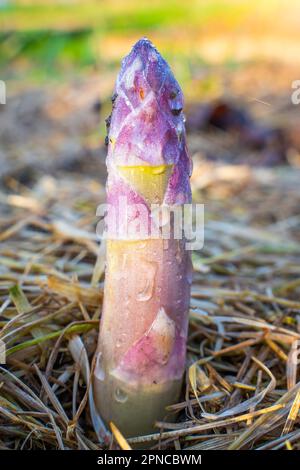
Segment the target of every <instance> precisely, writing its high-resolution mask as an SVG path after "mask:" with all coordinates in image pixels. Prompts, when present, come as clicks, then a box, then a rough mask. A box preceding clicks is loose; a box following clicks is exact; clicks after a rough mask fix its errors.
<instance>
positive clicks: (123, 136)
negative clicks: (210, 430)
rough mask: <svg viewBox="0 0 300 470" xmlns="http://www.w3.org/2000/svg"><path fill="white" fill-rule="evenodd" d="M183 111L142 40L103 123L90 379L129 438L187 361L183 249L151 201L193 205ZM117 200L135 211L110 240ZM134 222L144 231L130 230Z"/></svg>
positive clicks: (158, 414)
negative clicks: (100, 239) (98, 306)
mask: <svg viewBox="0 0 300 470" xmlns="http://www.w3.org/2000/svg"><path fill="white" fill-rule="evenodd" d="M182 108H183V95H182V91H181V89H180V87H179V85H178V83H177V81H176V79H175V78H174V75H173V73H172V71H171V70H170V68H169V66H168V64H167V63H166V61H165V60H164V59H163V58H162V57H161V55H160V54H159V52H158V51H157V50H156V49H155V47H154V46H153V45H152V43H151V42H150V41H148V40H147V39H141V40H140V41H138V42H137V43H136V44H135V46H134V47H133V49H132V50H131V52H130V54H129V55H128V56H127V57H125V59H124V60H123V63H122V68H121V71H120V74H119V76H118V79H117V82H116V86H115V93H114V95H113V110H112V114H111V116H110V118H109V120H108V127H109V129H108V155H107V168H108V180H107V202H108V214H107V225H108V229H107V255H106V256H107V258H106V275H105V288H104V305H103V313H102V319H101V324H100V334H99V344H98V349H97V358H96V366H95V370H94V383H93V386H94V394H95V399H96V405H97V408H98V410H99V412H100V414H101V416H102V417H103V418H104V419H105V421H106V422H107V423H108V422H110V421H112V422H114V423H115V424H116V425H117V426H118V428H119V429H120V430H121V431H122V432H123V434H124V435H125V436H127V437H129V436H133V435H139V434H142V433H148V432H151V431H152V430H153V429H154V428H153V427H154V423H155V421H156V420H159V419H163V417H164V416H165V415H166V410H165V407H166V406H167V405H170V404H172V403H175V402H176V401H177V400H178V398H179V393H180V388H181V382H182V376H183V372H184V368H185V357H186V339H187V328H188V310H189V300H190V285H191V277H192V268H191V260H190V254H189V251H187V250H186V247H185V240H184V239H183V238H182V239H176V237H175V236H174V223H172V224H171V231H170V237H169V239H164V238H163V237H162V236H160V228H161V226H160V222H159V221H157V220H155V218H154V217H153V215H152V213H151V205H152V204H155V205H160V207H163V208H171V207H176V206H177V207H178V206H182V205H183V204H186V203H190V202H191V190H190V181H189V179H190V174H191V160H190V158H189V155H188V152H187V147H186V136H185V127H184V116H183V113H182ZM121 198H122V200H124V199H125V200H126V202H127V204H128V205H129V207H131V205H133V207H135V208H136V207H139V208H140V210H138V211H137V210H136V209H134V210H128V211H127V212H126V217H125V226H126V230H124V226H123V232H122V234H121V236H119V237H116V236H115V233H114V231H115V229H116V227H115V224H114V223H111V222H112V219H113V218H115V217H116V214H118V211H119V212H120V211H122V209H121V208H120V207H121V206H120V200H121ZM137 212H138V213H137ZM137 219H138V220H139V224H137V223H136V221H137ZM155 224H156V225H157V227H158V236H155V237H153V236H152V232H151V231H150V227H153V226H155ZM141 225H142V226H143V227H142V228H143V236H141V235H140V236H138V235H137V236H132V234H135V235H136V234H137V230H138V229H139V230H140V229H141ZM128 229H129V230H128ZM128 233H129V235H128ZM139 233H140V232H139Z"/></svg>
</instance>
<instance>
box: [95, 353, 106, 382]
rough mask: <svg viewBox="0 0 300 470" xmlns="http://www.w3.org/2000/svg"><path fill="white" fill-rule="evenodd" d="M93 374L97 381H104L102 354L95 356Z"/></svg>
mask: <svg viewBox="0 0 300 470" xmlns="http://www.w3.org/2000/svg"><path fill="white" fill-rule="evenodd" d="M94 373H95V376H96V378H97V379H98V380H101V381H103V380H104V379H105V372H104V369H103V366H102V354H101V353H99V354H98V356H97V359H96V365H95V372H94Z"/></svg>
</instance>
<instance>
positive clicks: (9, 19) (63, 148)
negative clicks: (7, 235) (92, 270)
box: [0, 0, 300, 179]
mask: <svg viewBox="0 0 300 470" xmlns="http://www.w3.org/2000/svg"><path fill="white" fill-rule="evenodd" d="M299 15H300V4H299V2H297V0H290V1H289V2H288V3H287V2H285V1H284V0H262V1H258V0H257V1H237V0H210V1H208V0H189V1H186V2H183V1H182V0H181V1H179V0H164V1H160V0H151V1H145V0H118V1H117V0H109V1H105V0H98V1H96V0H85V1H79V0H64V1H63V0H51V1H50V0H36V1H34V0H31V1H29V0H15V1H14V0H0V26H1V28H0V79H1V80H4V81H5V83H6V91H7V102H6V105H0V110H1V112H0V141H1V147H0V161H1V166H0V177H1V178H3V177H6V176H7V175H11V174H17V173H18V172H19V173H20V172H22V177H23V179H24V178H25V176H26V177H28V178H29V176H30V177H33V176H34V175H33V173H35V172H37V173H38V172H39V171H41V172H45V171H47V172H48V173H49V172H50V173H51V172H53V171H55V170H57V169H59V170H60V169H62V170H76V169H79V170H80V171H81V170H82V165H83V166H84V169H85V171H87V172H88V171H95V165H96V167H97V169H98V171H99V165H101V164H102V163H103V159H104V156H105V149H104V147H103V145H104V138H105V126H104V117H106V115H107V114H109V112H110V95H111V93H112V90H113V85H114V80H115V78H116V74H117V73H118V69H119V67H120V61H121V59H122V57H123V56H124V55H126V54H127V53H128V52H129V50H130V48H131V46H132V44H133V43H134V42H135V41H136V40H137V39H139V38H140V37H141V36H147V37H149V38H150V39H151V40H152V41H153V42H154V44H155V45H156V46H157V48H158V49H159V50H160V52H161V53H162V54H163V55H164V56H165V57H166V59H167V60H168V61H169V63H170V65H171V67H172V68H173V70H174V72H175V75H176V77H177V78H178V81H179V82H180V84H181V85H182V87H183V90H184V93H185V97H186V114H187V127H188V132H189V136H190V139H189V140H190V149H191V153H193V154H195V156H196V159H201V160H202V159H204V160H205V161H216V160H217V161H224V162H226V163H234V164H235V163H242V164H247V165H254V166H256V165H258V164H259V165H264V166H273V165H294V166H298V164H299V150H300V137H299V133H298V125H299V108H298V107H297V106H295V105H293V104H292V102H291V93H292V91H293V90H292V88H291V87H292V82H293V81H294V80H297V78H300V73H299V63H300V30H299ZM103 171H105V169H104V168H103ZM29 174H30V175H29ZM25 179H26V178H25Z"/></svg>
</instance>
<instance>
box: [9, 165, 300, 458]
mask: <svg viewBox="0 0 300 470" xmlns="http://www.w3.org/2000/svg"><path fill="white" fill-rule="evenodd" d="M299 177H300V172H299V171H298V170H295V169H291V168H287V167H286V168H276V169H250V168H248V167H246V166H222V165H221V164H215V163H211V164H208V163H204V162H202V161H201V160H199V161H196V164H195V171H194V176H193V180H192V183H193V192H194V199H195V201H197V202H204V203H205V217H206V222H205V244H204V248H203V250H201V251H199V252H197V253H193V263H194V268H195V275H194V281H193V286H192V297H191V309H190V331H189V341H188V361H187V369H186V380H185V384H184V387H183V392H182V397H181V401H180V402H179V403H177V404H175V405H173V406H170V407H169V409H168V410H167V412H166V419H165V421H164V422H159V423H157V433H155V434H153V435H151V436H137V437H136V438H132V439H128V441H127V442H126V441H125V440H123V439H122V437H121V436H120V435H119V434H118V431H117V429H116V428H114V427H113V429H112V433H111V434H110V436H109V438H107V436H108V434H107V433H105V430H104V428H103V423H101V420H100V419H94V421H93V422H92V420H91V417H90V416H91V414H90V409H91V407H92V406H93V402H92V397H91V388H90V387H89V376H90V365H91V364H92V358H93V354H94V351H95V347H96V341H97V335H98V327H99V318H100V316H101V304H102V294H103V281H104V264H105V255H104V246H102V247H101V246H100V249H99V244H98V241H97V238H96V235H95V233H96V231H95V227H96V224H97V222H98V220H97V218H96V216H95V213H96V207H97V205H98V204H99V203H100V202H102V201H103V200H104V197H105V192H104V187H103V185H102V184H100V183H99V179H97V177H96V176H95V178H92V177H89V176H84V175H76V174H73V175H72V176H70V175H68V174H60V175H59V177H57V178H55V177H53V176H52V177H50V176H44V177H42V178H40V179H39V180H38V181H37V182H36V183H35V184H34V185H32V186H31V187H30V188H28V187H25V186H22V184H21V183H20V182H18V181H17V180H14V179H13V178H10V179H9V180H7V181H6V188H5V189H2V190H1V193H0V204H1V208H0V210H1V218H0V224H1V232H0V242H1V244H0V339H1V340H2V341H3V342H4V343H5V346H6V364H5V365H3V366H1V370H0V448H1V449H103V448H108V447H111V448H118V446H121V447H123V448H126V447H128V446H134V445H135V444H136V443H139V446H143V445H145V446H146V445H147V446H148V447H149V445H150V446H152V447H153V448H162V449H163V448H170V449H174V448H175V449H199V450H203V449H280V448H288V449H299V448H300V426H299V406H300V382H299V372H298V365H297V363H298V359H297V355H298V352H299V346H300V342H299V340H300V299H299V293H300V235H299V233H300V232H299V226H300V216H299V205H300V187H299V181H300V179H299ZM120 308H121V307H120ZM174 415H175V417H176V420H175V422H174V421H173V417H174Z"/></svg>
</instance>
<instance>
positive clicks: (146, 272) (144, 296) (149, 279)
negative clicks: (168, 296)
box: [136, 261, 157, 302]
mask: <svg viewBox="0 0 300 470" xmlns="http://www.w3.org/2000/svg"><path fill="white" fill-rule="evenodd" d="M141 267H142V269H141V273H143V279H144V282H143V286H142V289H140V290H139V291H138V293H137V296H136V299H137V300H138V301H139V302H146V301H147V300H150V299H151V297H152V296H153V291H154V285H155V276H156V271H157V263H154V262H149V261H143V263H142V266H141Z"/></svg>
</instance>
